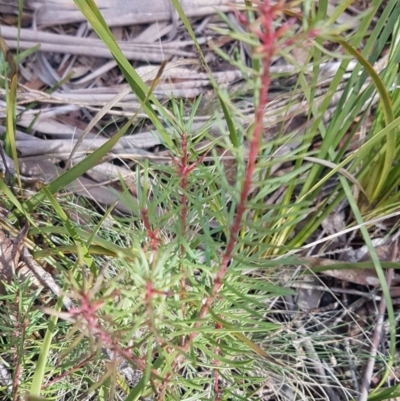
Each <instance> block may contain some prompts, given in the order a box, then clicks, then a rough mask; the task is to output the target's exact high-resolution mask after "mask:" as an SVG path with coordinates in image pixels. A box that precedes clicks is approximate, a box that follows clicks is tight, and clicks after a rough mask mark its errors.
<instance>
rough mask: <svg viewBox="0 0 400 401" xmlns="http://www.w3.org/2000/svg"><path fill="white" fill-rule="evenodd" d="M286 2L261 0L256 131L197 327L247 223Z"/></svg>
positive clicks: (190, 339)
mask: <svg viewBox="0 0 400 401" xmlns="http://www.w3.org/2000/svg"><path fill="white" fill-rule="evenodd" d="M283 3H284V2H280V3H278V5H276V6H272V5H271V4H270V0H264V1H263V2H258V3H257V6H258V13H259V23H260V26H261V30H259V31H256V32H255V34H256V35H257V37H258V39H259V41H260V46H259V47H258V49H256V51H257V53H258V54H260V55H261V60H262V71H261V77H260V78H261V82H260V89H259V102H258V105H257V107H256V111H255V127H254V131H253V135H252V137H251V138H250V150H249V155H248V161H247V166H246V172H245V178H244V182H243V187H242V190H241V193H240V200H239V203H238V206H237V208H236V214H235V217H234V220H233V223H232V225H231V227H230V230H229V232H230V237H229V239H228V243H227V245H226V248H225V251H224V253H223V255H222V260H221V265H220V268H219V270H218V272H217V274H216V276H215V280H214V283H213V288H212V290H211V294H210V295H209V296H208V297H207V298H206V299H205V300H204V302H203V305H202V307H201V309H200V312H199V321H198V322H197V323H196V324H195V327H196V328H199V327H200V326H201V324H202V322H201V320H202V319H203V318H204V317H205V316H206V315H207V314H208V312H209V309H210V307H211V305H212V303H213V302H214V300H215V299H216V297H217V295H218V293H219V291H220V290H221V287H222V285H223V279H224V277H225V275H226V273H227V271H228V266H229V262H230V261H231V259H232V255H233V251H234V249H235V245H236V243H237V236H238V233H239V230H240V229H241V227H242V224H243V223H242V220H243V216H244V214H245V212H246V209H247V199H248V196H249V193H250V189H251V185H252V177H253V174H254V171H255V168H256V162H257V157H258V153H259V149H260V143H261V138H262V134H263V131H264V124H263V118H264V110H265V107H266V106H267V102H268V91H269V87H270V84H271V78H270V65H271V61H272V56H273V55H274V53H275V51H276V44H277V41H278V39H279V38H280V37H281V36H282V35H283V33H284V32H285V31H286V30H287V29H288V28H289V27H290V25H291V24H292V21H289V22H288V23H286V24H284V25H283V26H281V27H280V28H279V29H278V30H275V29H274V26H273V22H274V19H275V17H276V16H277V14H278V13H279V12H280V11H281V10H282V9H283ZM239 21H240V22H242V23H245V24H247V25H248V26H249V25H250V23H249V21H248V20H247V19H246V16H245V15H243V14H241V17H240V18H239ZM287 43H288V42H286V43H285V44H287ZM197 335H198V332H197V331H194V332H192V333H191V334H190V335H189V336H188V337H187V340H186V342H185V344H184V346H182V347H181V350H182V351H184V352H186V351H187V350H188V349H189V347H190V345H191V343H192V342H193V340H194V339H195V337H196V336H197ZM182 358H183V354H181V355H180V356H179V357H177V358H175V360H174V362H173V366H172V370H173V371H174V370H175V369H176V368H177V367H178V366H179V365H180V362H181V360H182ZM214 378H215V382H214V386H215V395H216V397H217V399H218V397H219V387H218V373H216V374H215V377H214ZM166 385H167V382H164V383H163V385H162V386H161V389H160V393H159V396H160V397H162V396H163V394H165V391H166ZM160 397H159V399H160Z"/></svg>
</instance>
